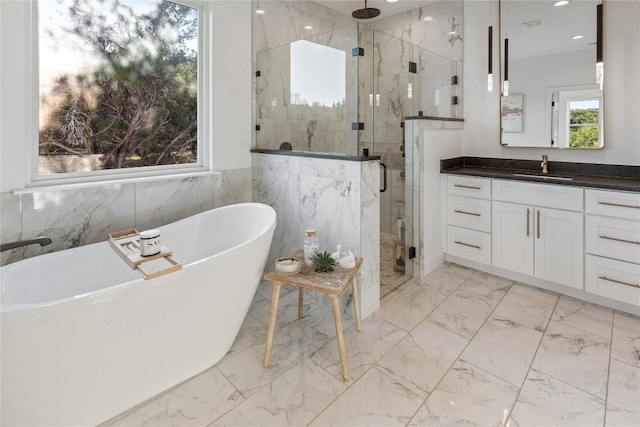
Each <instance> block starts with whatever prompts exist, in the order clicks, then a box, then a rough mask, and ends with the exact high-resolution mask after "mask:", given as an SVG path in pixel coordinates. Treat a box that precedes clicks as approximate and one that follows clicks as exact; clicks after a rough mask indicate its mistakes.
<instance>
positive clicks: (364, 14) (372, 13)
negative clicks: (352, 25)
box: [351, 0, 380, 19]
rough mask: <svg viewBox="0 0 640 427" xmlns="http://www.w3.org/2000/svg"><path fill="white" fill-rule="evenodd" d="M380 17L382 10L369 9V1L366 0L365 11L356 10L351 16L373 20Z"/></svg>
mask: <svg viewBox="0 0 640 427" xmlns="http://www.w3.org/2000/svg"><path fill="white" fill-rule="evenodd" d="M378 15H380V9H376V8H375V7H367V0H364V9H357V10H354V11H353V13H352V14H351V16H353V17H354V18H356V19H371V18H375V17H376V16H378Z"/></svg>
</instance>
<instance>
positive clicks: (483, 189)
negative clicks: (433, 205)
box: [447, 175, 491, 264]
mask: <svg viewBox="0 0 640 427" xmlns="http://www.w3.org/2000/svg"><path fill="white" fill-rule="evenodd" d="M447 189H448V191H447V192H448V196H447V252H448V253H450V254H451V255H455V256H459V257H462V258H466V259H470V260H473V261H477V262H481V263H483V264H490V263H491V200H490V199H491V179H489V178H475V177H462V176H456V175H451V176H449V177H448V178H447Z"/></svg>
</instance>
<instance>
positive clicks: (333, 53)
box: [255, 23, 461, 295]
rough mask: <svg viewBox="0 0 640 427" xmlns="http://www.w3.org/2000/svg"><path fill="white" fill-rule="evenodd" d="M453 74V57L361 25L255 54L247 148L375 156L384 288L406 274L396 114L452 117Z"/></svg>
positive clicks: (408, 229)
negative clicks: (252, 127)
mask: <svg viewBox="0 0 640 427" xmlns="http://www.w3.org/2000/svg"><path fill="white" fill-rule="evenodd" d="M457 75H458V64H457V63H456V62H455V61H453V60H449V59H447V58H444V57H442V56H440V55H437V54H435V53H433V52H430V51H428V50H426V49H422V48H419V47H417V46H414V45H412V44H411V43H409V42H407V41H404V40H401V39H399V38H396V37H393V36H391V35H388V34H386V33H383V32H381V31H378V30H376V29H374V28H371V27H370V26H369V25H366V24H362V23H354V24H351V25H347V26H344V27H342V28H338V29H333V30H332V31H330V32H327V33H323V34H318V35H315V36H312V37H308V38H304V39H300V40H295V41H293V42H290V43H287V44H284V45H281V46H278V47H274V48H270V49H268V50H264V51H261V52H257V53H256V78H255V79H256V80H255V116H256V134H255V147H256V148H258V149H275V150H277V149H282V148H289V147H290V149H293V150H297V151H309V152H322V153H338V154H346V155H362V154H363V152H364V151H365V150H366V151H368V153H369V155H376V156H380V162H381V179H380V181H381V189H380V191H381V193H380V203H381V205H380V212H381V217H380V224H381V227H380V233H381V237H382V238H381V261H382V262H381V293H382V294H383V295H384V293H385V282H389V283H391V285H390V289H392V288H393V287H394V284H395V283H396V282H400V281H402V280H403V277H406V276H411V275H412V274H413V272H412V271H411V266H412V265H413V263H410V262H406V261H407V259H408V258H409V257H410V255H411V248H412V247H415V246H416V243H414V242H412V236H413V235H414V233H413V229H414V226H415V225H414V216H415V215H416V210H415V209H414V206H413V200H412V199H413V197H412V191H411V190H412V189H411V188H408V186H407V184H405V183H409V182H411V180H405V176H406V175H407V174H408V173H409V174H411V173H419V171H414V170H412V166H411V165H413V163H414V162H413V159H408V158H406V156H405V150H404V147H405V141H404V121H405V118H406V117H415V116H425V117H427V116H428V117H446V118H457V117H460V112H461V96H460V95H461V90H460V89H461V88H460V87H459V85H458V77H457ZM405 165H409V166H408V167H409V169H407V166H405ZM417 213H418V216H415V220H418V219H419V211H418V212H417ZM385 248H386V249H385ZM383 263H384V264H385V265H382V264H383Z"/></svg>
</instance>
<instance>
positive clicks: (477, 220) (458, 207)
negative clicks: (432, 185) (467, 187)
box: [447, 196, 491, 233]
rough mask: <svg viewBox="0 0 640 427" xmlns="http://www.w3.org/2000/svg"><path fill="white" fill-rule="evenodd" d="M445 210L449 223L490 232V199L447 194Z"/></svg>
mask: <svg viewBox="0 0 640 427" xmlns="http://www.w3.org/2000/svg"><path fill="white" fill-rule="evenodd" d="M447 211H448V212H447V218H448V220H449V225H456V226H458V227H463V228H470V229H472V230H478V231H484V232H486V233H489V232H491V201H490V200H481V199H472V198H469V197H459V196H449V199H448V202H447Z"/></svg>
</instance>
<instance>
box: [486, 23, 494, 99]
mask: <svg viewBox="0 0 640 427" xmlns="http://www.w3.org/2000/svg"><path fill="white" fill-rule="evenodd" d="M488 44H489V55H488V58H489V61H488V62H489V69H488V70H487V71H488V72H487V91H489V92H493V26H492V25H489V40H488Z"/></svg>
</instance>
